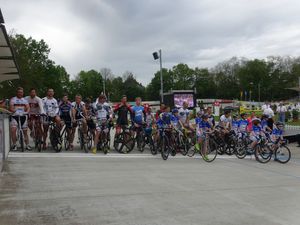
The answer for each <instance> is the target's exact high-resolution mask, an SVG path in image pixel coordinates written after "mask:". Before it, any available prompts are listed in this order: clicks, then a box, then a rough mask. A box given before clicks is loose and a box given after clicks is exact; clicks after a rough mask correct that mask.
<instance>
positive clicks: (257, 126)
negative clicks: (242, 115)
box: [250, 118, 263, 149]
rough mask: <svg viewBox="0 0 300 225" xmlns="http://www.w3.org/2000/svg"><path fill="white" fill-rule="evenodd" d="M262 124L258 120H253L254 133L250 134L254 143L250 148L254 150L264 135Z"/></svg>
mask: <svg viewBox="0 0 300 225" xmlns="http://www.w3.org/2000/svg"><path fill="white" fill-rule="evenodd" d="M260 123H261V121H260V119H258V118H254V119H252V131H251V133H250V140H251V141H252V143H251V145H250V147H251V148H252V149H253V148H254V147H255V145H256V144H257V142H258V141H259V139H260V136H261V135H263V133H262V129H261V125H260Z"/></svg>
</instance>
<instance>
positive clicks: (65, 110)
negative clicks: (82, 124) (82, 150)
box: [59, 94, 74, 150]
mask: <svg viewBox="0 0 300 225" xmlns="http://www.w3.org/2000/svg"><path fill="white" fill-rule="evenodd" d="M59 115H60V118H61V120H62V121H63V122H64V124H65V125H66V132H67V137H68V141H69V143H70V147H69V149H70V150H73V148H74V146H73V139H74V134H73V132H72V123H73V120H74V118H73V108H72V103H71V102H70V101H69V99H68V95H66V94H65V95H63V97H62V101H61V102H60V104H59ZM67 150H68V149H67Z"/></svg>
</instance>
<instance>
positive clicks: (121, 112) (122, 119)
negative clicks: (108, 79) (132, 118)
mask: <svg viewBox="0 0 300 225" xmlns="http://www.w3.org/2000/svg"><path fill="white" fill-rule="evenodd" d="M114 112H115V113H116V114H117V115H118V118H117V126H116V135H118V134H119V133H120V132H121V129H122V126H128V113H131V112H132V109H131V106H130V105H129V104H128V103H127V96H126V95H123V96H122V99H121V103H120V104H117V105H116V107H115V109H114Z"/></svg>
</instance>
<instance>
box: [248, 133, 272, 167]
mask: <svg viewBox="0 0 300 225" xmlns="http://www.w3.org/2000/svg"><path fill="white" fill-rule="evenodd" d="M267 143H268V142H267V140H266V138H264V137H263V136H261V135H260V136H258V137H257V143H256V144H255V146H254V147H253V150H254V154H255V159H256V160H257V161H258V162H260V163H267V162H269V161H270V160H271V157H272V150H271V148H270V147H269V145H268V144H267Z"/></svg>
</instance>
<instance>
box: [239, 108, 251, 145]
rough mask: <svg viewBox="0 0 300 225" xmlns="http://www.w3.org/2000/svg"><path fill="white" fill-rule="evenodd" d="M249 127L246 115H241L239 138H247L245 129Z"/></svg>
mask: <svg viewBox="0 0 300 225" xmlns="http://www.w3.org/2000/svg"><path fill="white" fill-rule="evenodd" d="M248 125H249V121H248V120H247V114H246V113H241V119H240V121H239V138H242V139H243V138H244V137H246V136H247V127H248Z"/></svg>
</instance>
